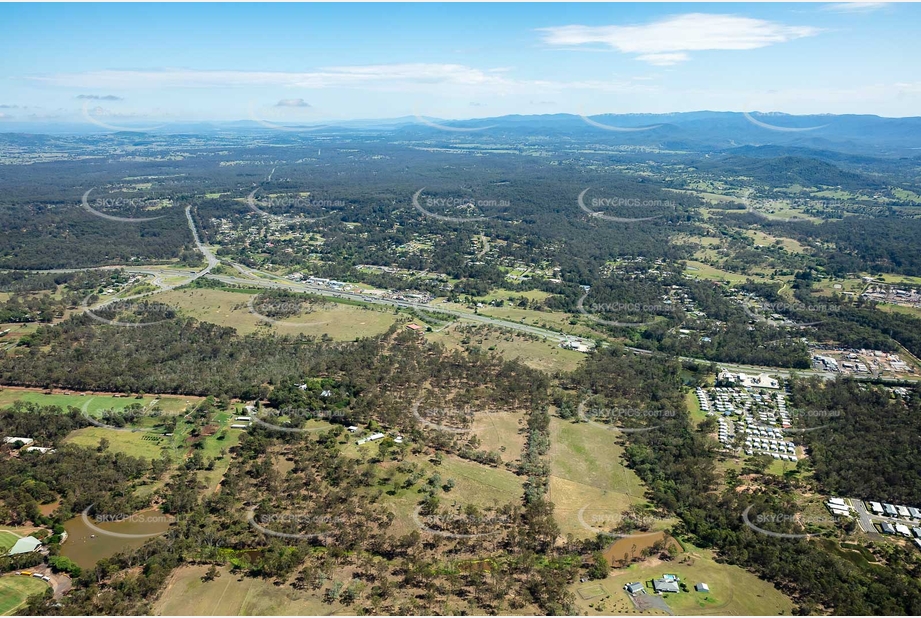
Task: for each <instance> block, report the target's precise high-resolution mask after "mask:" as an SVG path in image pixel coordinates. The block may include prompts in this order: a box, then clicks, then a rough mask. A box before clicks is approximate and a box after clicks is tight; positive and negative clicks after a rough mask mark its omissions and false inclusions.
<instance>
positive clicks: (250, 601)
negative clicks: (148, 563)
mask: <svg viewBox="0 0 921 618" xmlns="http://www.w3.org/2000/svg"><path fill="white" fill-rule="evenodd" d="M207 570H208V567H207V566H181V567H179V568H178V569H176V570H175V571H174V572H173V574H172V575H171V576H170V578H169V580H168V581H167V583H166V587H165V589H164V590H163V591H162V592H161V593H160V597H159V598H158V600H157V601H156V603H154V607H153V612H152V613H153V615H155V616H271V615H281V616H327V615H330V614H331V613H335V612H340V613H348V609H347V608H344V607H343V606H342V605H340V604H339V603H333V604H331V605H329V604H326V603H324V602H323V601H322V599H321V597H320V595H319V594H316V593H315V594H314V595H313V596H311V595H310V594H309V593H307V592H300V591H297V590H295V589H294V588H292V587H291V586H275V585H274V584H273V582H272V580H271V579H256V578H243V577H240V576H238V575H234V574H231V573H230V572H229V571H228V570H227V569H226V568H223V567H222V568H220V569H219V571H220V577H218V578H216V579H214V580H212V581H209V582H205V581H202V576H203V575H204V574H205V572H206V571H207Z"/></svg>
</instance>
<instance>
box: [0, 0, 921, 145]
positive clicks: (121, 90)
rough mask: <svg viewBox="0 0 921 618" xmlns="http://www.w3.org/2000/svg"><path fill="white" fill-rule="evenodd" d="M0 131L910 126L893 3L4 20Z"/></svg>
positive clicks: (4, 15)
mask: <svg viewBox="0 0 921 618" xmlns="http://www.w3.org/2000/svg"><path fill="white" fill-rule="evenodd" d="M0 23H3V24H4V26H5V27H4V28H3V36H2V37H0V58H2V59H3V62H2V63H0V131H2V130H3V124H4V123H7V124H8V125H12V124H14V123H15V124H19V123H36V124H43V123H55V122H82V123H91V124H93V125H95V126H98V127H103V128H106V127H108V128H111V129H120V128H154V127H157V126H163V125H164V124H168V123H172V122H180V121H207V120H213V121H239V120H243V121H246V120H249V121H256V122H259V123H261V124H264V125H266V126H284V125H291V124H303V123H324V122H330V121H335V120H349V119H381V118H398V117H405V116H414V115H415V116H421V117H429V118H446V119H466V118H483V117H491V116H501V115H506V114H550V113H561V112H564V113H573V114H586V115H592V114H601V113H667V112H681V111H695V110H716V111H750V112H751V111H761V112H784V113H790V114H815V113H836V114H837V113H861V114H878V115H881V116H917V115H921V112H919V110H921V107H919V103H921V62H919V61H921V53H919V52H921V37H918V36H917V30H918V27H919V25H921V6H918V5H908V4H898V3H869V2H860V3H850V4H839V3H816V4H811V3H810V4H805V3H802V4H757V3H755V4H737V3H687V4H679V3H658V4H626V3H625V4H589V3H586V4H551V3H539V4H517V3H516V4H462V3H458V4H273V5H267V4H159V5H152V4H79V5H76V4H0Z"/></svg>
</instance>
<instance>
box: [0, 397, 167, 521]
mask: <svg viewBox="0 0 921 618" xmlns="http://www.w3.org/2000/svg"><path fill="white" fill-rule="evenodd" d="M87 425H89V423H88V421H87V420H86V419H85V418H83V416H82V414H81V412H80V411H79V410H77V409H76V408H73V407H71V408H69V409H68V410H66V411H65V410H62V409H61V408H60V407H58V406H39V405H38V404H34V403H22V402H17V403H15V404H14V405H13V406H11V407H8V408H5V409H3V410H0V433H2V434H3V435H7V436H9V435H14V436H21V437H29V438H33V439H35V440H36V443H37V444H42V445H45V446H49V445H53V446H54V447H55V452H53V453H52V452H48V453H37V452H34V453H27V452H19V453H18V454H17V455H16V456H15V457H14V456H10V453H9V448H10V447H8V446H4V447H3V449H2V450H3V451H4V452H3V453H0V521H3V522H8V523H11V524H12V525H25V524H27V523H28V522H36V523H37V522H44V523H46V524H61V523H63V522H64V521H65V520H67V519H69V518H70V517H72V516H73V515H76V514H79V513H80V512H81V511H83V509H85V508H87V507H88V506H90V505H92V504H95V505H96V508H97V510H99V511H100V512H111V513H133V512H135V511H137V510H138V509H139V508H143V507H144V506H147V505H148V504H149V498H146V499H139V498H136V497H134V496H133V495H132V490H133V488H134V486H135V485H136V484H137V483H138V482H140V481H141V480H143V479H145V478H149V479H153V478H156V476H158V475H159V474H161V473H162V472H163V469H164V468H163V465H162V462H151V461H147V460H144V459H140V458H137V457H131V456H129V455H125V454H122V453H115V452H109V451H107V450H105V449H102V448H99V449H88V448H83V447H78V446H74V445H72V444H61V443H60V441H61V439H62V438H63V437H64V436H66V435H67V434H68V433H70V432H71V431H73V430H75V429H79V428H80V427H84V426H87ZM57 500H60V506H59V507H58V508H57V509H56V511H55V512H56V513H57V515H56V516H55V517H54V518H53V519H52V518H49V517H45V516H43V515H42V514H41V512H40V510H39V506H40V505H42V504H49V503H52V502H55V501H57Z"/></svg>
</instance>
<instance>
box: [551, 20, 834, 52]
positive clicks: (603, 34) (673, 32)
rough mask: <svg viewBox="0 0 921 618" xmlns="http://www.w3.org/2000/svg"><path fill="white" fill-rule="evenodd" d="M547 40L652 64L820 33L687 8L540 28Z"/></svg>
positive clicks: (810, 27)
mask: <svg viewBox="0 0 921 618" xmlns="http://www.w3.org/2000/svg"><path fill="white" fill-rule="evenodd" d="M539 32H541V33H543V37H544V42H545V43H547V44H548V45H552V46H555V47H576V46H582V45H592V44H596V45H604V46H607V47H610V48H612V49H615V50H617V51H620V52H623V53H628V54H637V58H638V59H639V60H643V61H646V62H649V63H651V64H658V65H665V64H675V63H677V62H682V61H685V60H687V59H688V58H689V56H688V54H687V52H691V51H703V50H744V49H757V48H759V47H767V46H768V45H774V44H776V43H784V42H786V41H792V40H793V39H799V38H802V37H807V36H814V35H816V34H818V33H819V32H820V30H819V29H818V28H814V27H812V26H787V25H784V24H780V23H776V22H771V21H765V20H762V19H753V18H750V17H739V16H737V15H713V14H707V13H688V14H685V15H674V16H671V17H666V18H665V19H661V20H659V21H655V22H652V23H649V24H645V25H640V26H579V25H572V26H558V27H553V28H541V29H539Z"/></svg>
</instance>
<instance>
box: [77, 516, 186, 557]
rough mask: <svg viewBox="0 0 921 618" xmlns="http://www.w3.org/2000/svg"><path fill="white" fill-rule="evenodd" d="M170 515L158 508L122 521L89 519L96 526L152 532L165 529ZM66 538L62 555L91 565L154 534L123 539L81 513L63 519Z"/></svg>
mask: <svg viewBox="0 0 921 618" xmlns="http://www.w3.org/2000/svg"><path fill="white" fill-rule="evenodd" d="M171 519H172V518H171V517H169V516H168V515H164V514H163V513H161V512H160V511H158V510H154V509H152V510H148V511H139V512H137V513H135V514H134V515H133V516H131V517H130V518H128V519H125V520H123V521H112V522H97V521H93V519H92V518H90V523H91V524H92V525H93V526H95V527H96V528H101V529H102V530H103V531H107V532H117V533H120V534H138V535H143V534H153V533H159V532H165V531H166V529H167V528H168V527H169V524H170V521H171ZM64 529H65V530H67V535H68V536H67V541H66V542H65V543H64V544H63V545H61V554H62V555H64V556H66V557H68V558H70V559H71V560H73V561H74V562H76V563H77V564H79V565H80V566H81V567H84V568H90V567H92V566H94V565H95V564H96V563H97V562H98V561H99V560H102V559H103V558H109V557H111V556H114V555H115V554H116V553H118V552H120V551H124V550H126V549H134V548H137V547H140V546H141V545H143V544H144V543H146V542H147V541H149V540H150V539H152V538H154V537H153V536H146V537H140V538H124V537H118V536H111V535H108V534H104V533H103V532H100V531H99V530H95V529H93V528H91V527H90V526H87V524H86V523H85V522H84V521H83V518H82V517H81V516H80V515H77V516H76V517H74V518H73V519H70V520H68V521H66V522H64Z"/></svg>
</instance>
